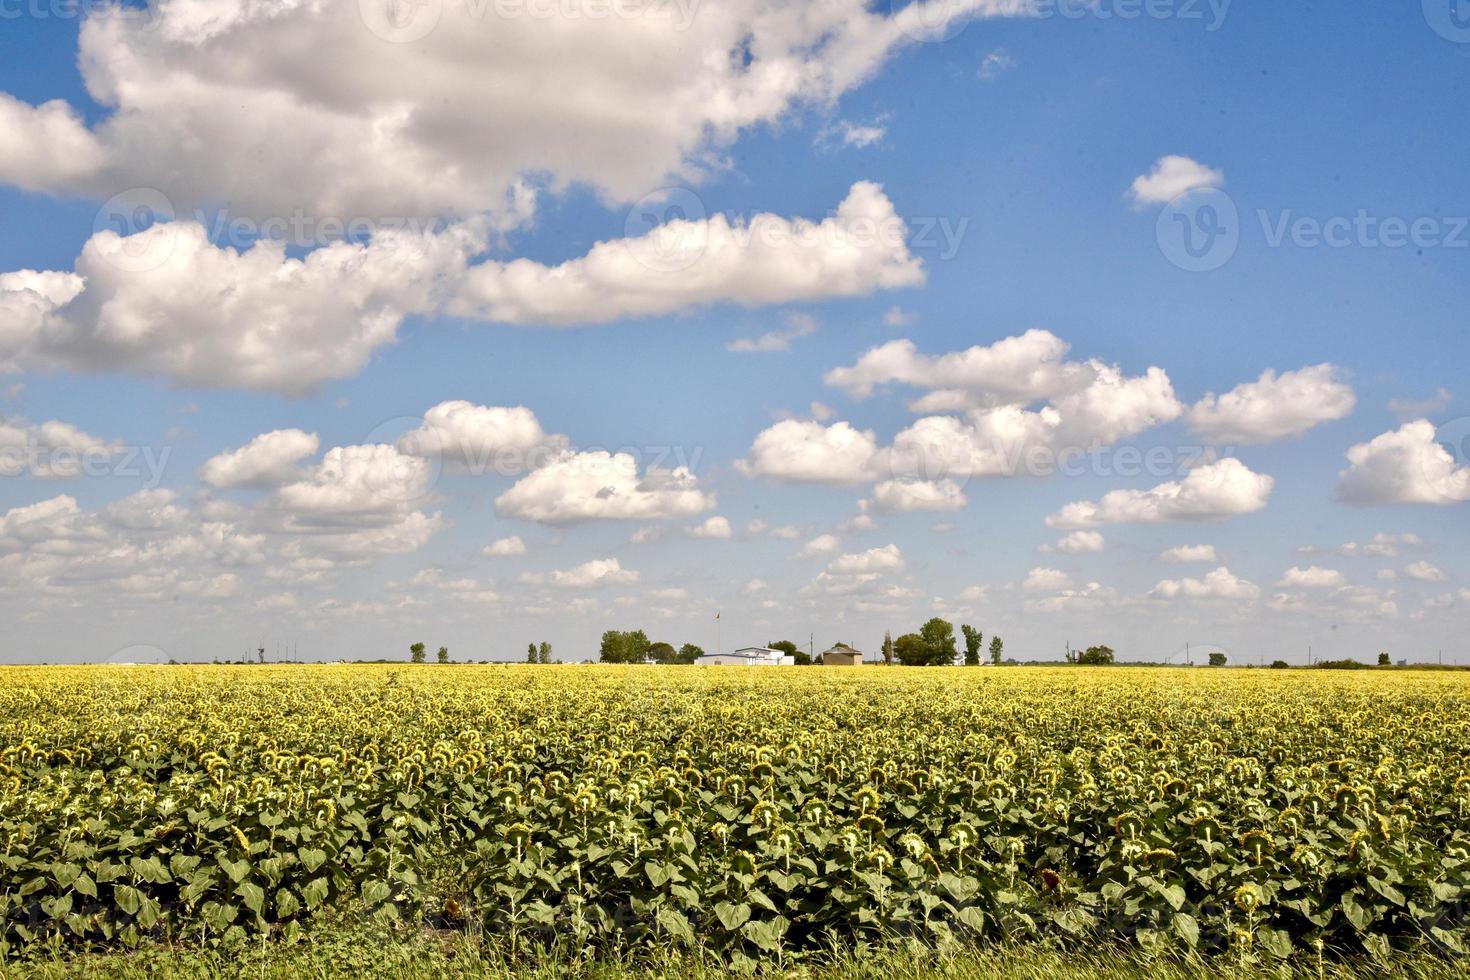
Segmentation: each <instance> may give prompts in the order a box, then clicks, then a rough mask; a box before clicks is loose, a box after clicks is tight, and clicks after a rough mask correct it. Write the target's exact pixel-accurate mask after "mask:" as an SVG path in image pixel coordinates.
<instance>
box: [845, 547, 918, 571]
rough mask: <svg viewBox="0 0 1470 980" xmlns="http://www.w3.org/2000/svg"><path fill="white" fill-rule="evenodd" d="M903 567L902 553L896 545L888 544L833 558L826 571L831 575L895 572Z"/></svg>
mask: <svg viewBox="0 0 1470 980" xmlns="http://www.w3.org/2000/svg"><path fill="white" fill-rule="evenodd" d="M903 567H904V560H903V555H902V554H901V553H900V552H899V550H898V545H896V544H889V545H884V546H883V547H881V548H869V549H868V550H867V551H861V552H856V553H854V554H847V555H841V556H839V557H837V558H834V559H833V560H832V562H831V564H829V565H828V566H827V571H828V572H829V573H831V574H832V575H867V574H871V573H879V572H896V571H900V570H902V569H903Z"/></svg>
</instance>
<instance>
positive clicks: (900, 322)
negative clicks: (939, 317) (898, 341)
mask: <svg viewBox="0 0 1470 980" xmlns="http://www.w3.org/2000/svg"><path fill="white" fill-rule="evenodd" d="M918 320H919V315H918V314H917V313H909V312H908V311H906V310H904V309H903V308H902V307H898V306H890V307H889V308H888V310H887V312H885V313H884V314H883V325H884V326H885V327H894V328H896V329H901V328H903V327H911V326H913V325H914V324H915V323H917V322H918Z"/></svg>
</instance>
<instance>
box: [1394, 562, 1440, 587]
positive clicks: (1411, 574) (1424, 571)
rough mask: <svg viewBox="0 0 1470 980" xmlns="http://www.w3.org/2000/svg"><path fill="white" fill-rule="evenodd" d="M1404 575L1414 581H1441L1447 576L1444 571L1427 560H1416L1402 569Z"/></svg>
mask: <svg viewBox="0 0 1470 980" xmlns="http://www.w3.org/2000/svg"><path fill="white" fill-rule="evenodd" d="M1404 575H1405V576H1406V577H1407V578H1411V579H1413V580H1414V581H1416V582H1443V581H1445V579H1446V578H1447V577H1448V576H1446V575H1445V573H1444V571H1443V570H1442V569H1440V568H1438V567H1436V566H1434V565H1431V564H1430V563H1429V562H1427V561H1416V562H1414V563H1413V564H1412V565H1409V566H1408V567H1406V568H1405V569H1404Z"/></svg>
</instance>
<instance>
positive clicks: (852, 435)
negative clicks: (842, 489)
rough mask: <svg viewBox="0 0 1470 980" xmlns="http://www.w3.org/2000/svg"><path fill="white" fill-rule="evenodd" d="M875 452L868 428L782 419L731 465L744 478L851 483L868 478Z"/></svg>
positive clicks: (758, 436) (872, 438)
mask: <svg viewBox="0 0 1470 980" xmlns="http://www.w3.org/2000/svg"><path fill="white" fill-rule="evenodd" d="M877 451H878V443H877V439H876V438H875V437H874V435H873V433H872V432H871V431H868V430H858V429H855V428H853V427H852V426H851V425H849V424H848V423H846V422H834V423H832V424H831V425H823V424H822V423H820V422H814V421H813V422H807V421H801V420H798V419H785V420H783V421H780V422H777V423H776V424H775V425H773V426H771V427H770V428H768V429H766V430H764V431H763V432H761V433H760V434H758V435H757V436H756V437H755V441H754V442H753V443H752V444H751V447H750V451H749V452H748V453H747V454H746V457H745V459H743V460H741V461H740V462H739V463H737V464H736V465H737V467H738V468H739V469H740V471H741V472H743V473H745V474H746V475H747V476H761V477H769V478H771V479H775V480H782V481H786V482H790V483H831V484H854V483H863V482H865V481H867V480H868V479H870V478H871V470H870V464H871V463H872V460H873V457H874V455H875V454H876V453H877Z"/></svg>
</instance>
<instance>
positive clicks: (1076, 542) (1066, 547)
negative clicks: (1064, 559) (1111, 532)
mask: <svg viewBox="0 0 1470 980" xmlns="http://www.w3.org/2000/svg"><path fill="white" fill-rule="evenodd" d="M1105 545H1106V541H1105V539H1104V538H1103V536H1102V534H1101V533H1100V532H1098V531H1073V532H1072V533H1071V534H1069V535H1067V536H1066V537H1064V538H1062V539H1061V540H1060V541H1058V542H1057V543H1056V544H1055V545H1054V546H1053V547H1055V549H1056V550H1057V551H1059V552H1061V553H1062V554H1065V555H1080V554H1083V553H1086V552H1093V551H1102V550H1103V547H1104V546H1105Z"/></svg>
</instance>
